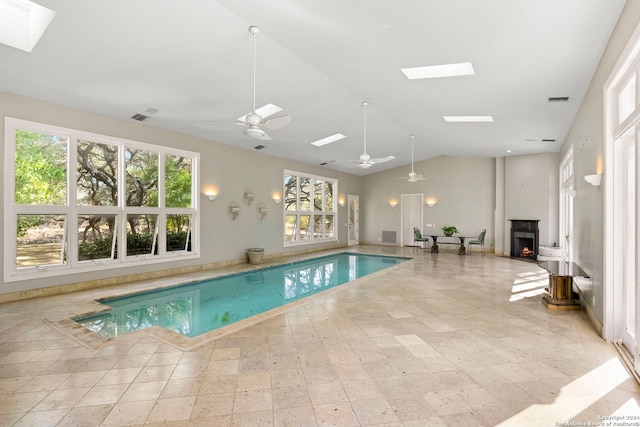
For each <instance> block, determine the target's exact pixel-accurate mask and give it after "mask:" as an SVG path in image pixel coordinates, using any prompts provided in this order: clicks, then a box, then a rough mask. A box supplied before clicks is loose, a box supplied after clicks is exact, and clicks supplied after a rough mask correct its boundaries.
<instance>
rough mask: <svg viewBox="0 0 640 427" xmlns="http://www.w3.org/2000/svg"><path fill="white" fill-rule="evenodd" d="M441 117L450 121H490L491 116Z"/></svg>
mask: <svg viewBox="0 0 640 427" xmlns="http://www.w3.org/2000/svg"><path fill="white" fill-rule="evenodd" d="M442 118H443V119H444V120H445V121H447V122H450V123H453V122H471V123H473V122H492V121H493V117H492V116H442Z"/></svg>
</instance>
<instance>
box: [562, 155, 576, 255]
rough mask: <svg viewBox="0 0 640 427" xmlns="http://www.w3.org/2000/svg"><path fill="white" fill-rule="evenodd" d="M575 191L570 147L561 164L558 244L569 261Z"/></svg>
mask: <svg viewBox="0 0 640 427" xmlns="http://www.w3.org/2000/svg"><path fill="white" fill-rule="evenodd" d="M575 193H576V190H575V178H574V175H573V148H570V149H569V150H568V151H567V154H566V155H565V156H564V160H562V163H561V164H560V239H559V240H558V245H559V246H561V247H562V259H563V260H564V261H568V262H571V261H573V257H572V253H573V251H572V248H571V245H572V239H571V235H572V233H573V198H574V197H575Z"/></svg>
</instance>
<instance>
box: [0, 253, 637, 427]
mask: <svg viewBox="0 0 640 427" xmlns="http://www.w3.org/2000/svg"><path fill="white" fill-rule="evenodd" d="M357 250H359V251H363V252H373V253H385V254H391V255H393V254H402V255H410V256H412V255H415V258H414V259H413V260H412V261H409V262H406V263H403V264H402V265H400V266H399V267H394V268H392V269H390V270H387V271H385V272H383V273H381V274H375V275H373V276H371V277H368V278H364V279H361V280H359V282H358V283H357V284H356V285H353V286H347V287H345V288H344V289H340V290H337V291H333V292H328V293H325V294H320V295H317V296H314V297H311V298H310V299H309V300H308V302H306V303H305V304H299V305H297V306H295V307H293V308H292V309H291V310H289V311H284V312H280V313H279V314H276V315H275V316H272V317H268V318H264V319H262V320H261V321H260V322H259V323H257V324H254V325H250V326H247V327H245V328H244V329H241V330H237V331H234V332H231V333H229V334H227V335H224V336H222V337H220V338H217V339H216V340H213V341H211V342H210V343H208V344H205V345H202V346H200V347H198V348H197V349H196V350H194V351H182V350H179V349H177V348H176V347H175V346H173V345H171V344H168V343H167V342H165V341H161V340H160V339H158V338H156V337H154V336H151V335H148V334H144V333H142V334H137V335H135V337H134V338H132V337H122V338H116V339H115V340H113V341H112V342H110V343H109V344H108V345H104V346H103V347H101V348H99V349H98V350H90V349H89V348H87V347H85V346H83V345H82V344H80V343H79V342H77V341H76V340H74V339H72V338H70V337H69V336H68V335H66V334H65V333H62V332H60V331H59V330H57V329H54V328H52V327H51V326H50V325H49V324H48V323H46V322H44V321H43V319H46V318H49V317H56V316H60V315H61V314H66V313H68V314H72V313H75V312H77V310H78V305H77V303H76V302H77V301H78V300H82V299H86V298H87V297H88V296H91V297H92V298H93V297H94V296H100V295H112V294H113V293H114V292H115V293H117V291H118V287H115V288H114V287H110V288H108V289H107V288H103V289H96V290H92V291H84V292H77V293H73V294H67V295H59V296H51V297H43V298H38V299H32V300H27V301H19V302H10V303H5V304H2V305H0V425H2V426H11V425H15V426H39V427H41V426H100V425H101V426H124V425H158V426H191V425H194V426H200V425H201V426H216V427H218V426H271V425H276V426H326V425H336V426H378V425H384V426H427V425H433V426H473V425H480V426H494V425H505V426H506V425H510V426H555V425H559V424H557V423H562V422H567V421H574V422H584V423H588V422H589V421H591V422H592V423H594V424H593V425H597V423H599V422H602V421H603V420H604V421H606V419H603V417H607V416H633V415H639V414H640V410H639V409H638V401H639V399H640V387H639V386H638V384H637V383H636V382H635V380H634V379H633V378H631V377H630V376H629V375H628V373H627V371H626V370H625V368H624V367H623V365H622V364H621V363H620V361H619V358H618V354H617V352H616V350H615V348H614V346H613V345H611V344H608V343H605V342H604V341H603V340H602V339H601V338H600V337H599V336H598V335H597V333H596V331H595V329H594V328H593V326H592V325H591V323H590V322H589V321H588V319H587V316H586V314H585V312H584V311H566V312H557V311H553V310H548V309H546V308H545V307H544V306H543V305H542V303H541V295H540V292H541V290H542V289H543V288H544V287H545V286H546V284H547V276H546V274H545V273H544V271H542V270H540V269H538V268H537V267H536V265H535V264H532V263H527V262H523V261H517V260H511V259H508V258H502V257H496V256H490V255H488V256H486V257H481V256H479V255H477V254H475V253H474V254H473V255H471V256H459V255H457V254H456V253H455V252H448V251H442V252H441V253H440V254H428V253H423V252H416V253H415V254H414V253H413V252H412V250H411V249H407V248H395V247H374V246H369V247H367V246H360V247H358V248H357ZM130 288H131V286H130V285H128V286H127V289H130ZM611 420H613V418H610V419H609V421H611ZM635 421H638V419H636V420H635ZM585 425H586V424H585ZM611 425H614V424H611Z"/></svg>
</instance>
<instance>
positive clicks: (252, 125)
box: [216, 26, 291, 140]
mask: <svg viewBox="0 0 640 427" xmlns="http://www.w3.org/2000/svg"><path fill="white" fill-rule="evenodd" d="M249 33H251V36H252V37H253V108H252V110H251V112H250V113H247V114H245V115H244V116H242V117H240V118H238V120H236V121H234V122H216V123H234V124H237V125H241V126H246V129H245V130H244V134H245V135H246V136H249V137H252V138H257V139H263V140H270V139H271V137H270V136H269V135H268V134H267V133H266V132H265V131H264V130H262V126H264V127H266V128H268V129H278V128H281V127H282V126H285V125H286V124H288V123H289V122H290V121H291V116H289V115H283V116H275V117H272V116H273V115H274V114H277V113H278V112H280V111H282V108H280V107H278V106H276V105H273V104H267V105H265V106H263V107H260V108H258V109H256V39H257V37H258V34H259V33H260V29H259V28H258V27H255V26H251V27H249Z"/></svg>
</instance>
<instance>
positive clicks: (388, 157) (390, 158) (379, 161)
mask: <svg viewBox="0 0 640 427" xmlns="http://www.w3.org/2000/svg"><path fill="white" fill-rule="evenodd" d="M393 159H395V157H394V156H387V157H379V158H377V159H371V160H369V162H371V163H374V164H376V163H384V162H388V161H389V160H393Z"/></svg>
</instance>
